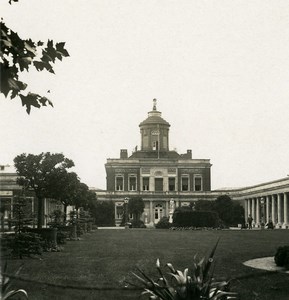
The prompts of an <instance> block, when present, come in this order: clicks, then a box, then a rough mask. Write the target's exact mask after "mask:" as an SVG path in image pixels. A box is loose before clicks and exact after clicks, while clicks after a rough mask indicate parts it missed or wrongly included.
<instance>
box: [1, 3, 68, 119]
mask: <svg viewBox="0 0 289 300" xmlns="http://www.w3.org/2000/svg"><path fill="white" fill-rule="evenodd" d="M11 1H12V0H10V1H9V3H10V4H11ZM13 1H14V2H16V1H15V0H13ZM0 26H1V43H0V46H1V50H0V74H1V84H0V92H1V93H2V94H4V96H5V97H6V98H7V97H9V98H10V99H13V98H15V97H19V98H20V99H21V101H22V106H26V111H27V113H28V114H29V113H30V110H31V106H34V107H37V108H40V107H41V106H46V105H47V104H49V105H51V106H53V104H52V102H51V101H50V100H49V99H48V98H47V97H44V96H41V95H38V94H36V93H32V92H30V91H29V92H28V93H24V91H25V90H26V88H27V84H26V83H24V82H22V81H20V80H19V73H20V72H23V71H25V70H26V71H27V72H28V71H29V70H30V67H32V66H33V67H34V68H36V70H37V71H43V70H47V71H48V72H50V73H53V74H54V69H53V66H52V65H53V64H54V63H55V61H56V59H58V60H62V58H63V57H67V56H69V54H68V52H67V50H66V49H65V48H64V46H65V43H63V42H61V43H56V44H55V45H54V42H53V41H52V40H48V42H47V43H43V42H41V41H38V42H34V41H32V40H31V39H22V38H20V37H19V36H18V34H17V33H16V32H14V31H13V30H11V29H10V28H8V27H7V26H6V25H5V23H4V22H2V21H1V22H0ZM40 53H41V55H40Z"/></svg>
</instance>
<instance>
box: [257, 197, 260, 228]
mask: <svg viewBox="0 0 289 300" xmlns="http://www.w3.org/2000/svg"><path fill="white" fill-rule="evenodd" d="M256 226H257V227H260V199H259V198H256Z"/></svg>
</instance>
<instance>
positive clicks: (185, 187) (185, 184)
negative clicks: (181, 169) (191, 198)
mask: <svg viewBox="0 0 289 300" xmlns="http://www.w3.org/2000/svg"><path fill="white" fill-rule="evenodd" d="M181 179H182V191H188V190H189V177H188V176H182V178H181Z"/></svg>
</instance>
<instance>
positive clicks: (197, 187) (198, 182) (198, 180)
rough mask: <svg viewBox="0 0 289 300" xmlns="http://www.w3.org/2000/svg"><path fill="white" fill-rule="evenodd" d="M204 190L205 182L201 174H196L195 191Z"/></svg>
mask: <svg viewBox="0 0 289 300" xmlns="http://www.w3.org/2000/svg"><path fill="white" fill-rule="evenodd" d="M202 190H203V183H202V177H201V176H195V191H202Z"/></svg>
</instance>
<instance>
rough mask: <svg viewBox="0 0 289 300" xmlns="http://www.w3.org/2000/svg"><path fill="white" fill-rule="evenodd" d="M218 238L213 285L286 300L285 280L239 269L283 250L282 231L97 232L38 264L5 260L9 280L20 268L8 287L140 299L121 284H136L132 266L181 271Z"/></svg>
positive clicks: (56, 295)
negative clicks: (222, 283)
mask: <svg viewBox="0 0 289 300" xmlns="http://www.w3.org/2000/svg"><path fill="white" fill-rule="evenodd" d="M218 237H221V240H220V243H219V246H218V248H217V251H216V255H215V258H216V267H215V277H216V279H218V280H222V279H234V280H233V281H232V289H233V290H234V291H236V292H238V293H239V295H240V299H243V300H253V299H254V300H269V299H270V300H285V299H286V300H288V296H289V276H288V274H281V273H272V272H264V271H262V270H257V269H252V268H249V267H246V266H244V265H243V264H242V263H243V262H244V261H246V260H249V259H253V258H258V257H266V256H273V255H274V254H275V251H276V249H277V247H278V246H282V245H288V244H289V231H287V230H273V231H269V230H262V231H249V230H244V231H243V230H242V231H241V230H240V231H169V230H148V229H139V230H138V229H129V230H97V231H94V232H93V233H91V234H86V235H84V236H83V237H82V239H81V240H80V241H74V242H73V241H70V242H68V243H67V244H66V245H64V250H63V251H62V252H57V253H44V255H43V256H42V258H40V259H37V258H34V259H24V260H15V259H9V261H8V272H9V274H13V272H15V270H16V269H17V268H18V267H19V266H20V265H21V264H23V263H24V266H23V268H22V269H21V272H20V274H19V276H21V278H23V279H24V280H14V281H13V284H14V286H15V287H17V288H24V289H26V290H27V292H28V294H29V299H30V300H31V299H32V300H34V299H35V300H36V299H37V300H42V299H54V300H55V299H61V300H62V299H63V300H66V299H102V300H105V299H119V300H121V299H139V295H140V291H134V290H129V289H123V288H124V286H125V283H124V282H125V280H129V281H134V282H135V280H134V279H133V276H132V275H131V274H130V272H131V271H135V270H136V268H135V266H138V267H140V268H141V269H143V270H144V271H145V272H146V273H147V274H149V275H151V276H157V272H156V269H155V261H156V259H157V258H159V259H160V261H161V263H162V264H163V265H164V264H165V263H167V262H171V263H172V264H173V265H174V266H175V267H176V268H177V269H179V270H182V271H183V270H184V269H185V268H186V267H190V261H191V259H192V258H193V256H194V255H195V254H196V253H198V255H199V256H200V257H202V256H204V255H207V254H208V253H209V252H210V250H211V249H212V247H213V246H214V244H215V242H216V241H217V239H218ZM30 281H32V282H30ZM36 282H44V283H46V284H39V283H36ZM55 285H61V286H62V287H57V286H55ZM79 288H80V289H79ZM111 288H112V289H113V290H111ZM122 289H123V290H122Z"/></svg>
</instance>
